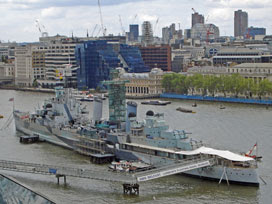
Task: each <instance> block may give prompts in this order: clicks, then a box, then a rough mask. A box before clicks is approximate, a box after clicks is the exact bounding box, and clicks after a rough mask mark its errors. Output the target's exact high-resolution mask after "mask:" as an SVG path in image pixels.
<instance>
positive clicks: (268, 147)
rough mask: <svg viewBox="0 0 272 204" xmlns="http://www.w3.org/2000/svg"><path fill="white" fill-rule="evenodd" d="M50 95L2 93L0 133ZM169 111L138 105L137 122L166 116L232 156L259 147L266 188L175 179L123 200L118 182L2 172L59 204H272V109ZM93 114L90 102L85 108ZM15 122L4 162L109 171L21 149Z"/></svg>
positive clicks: (1, 143)
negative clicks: (12, 116) (156, 115)
mask: <svg viewBox="0 0 272 204" xmlns="http://www.w3.org/2000/svg"><path fill="white" fill-rule="evenodd" d="M52 96H53V95H52V94H45V93H32V92H21V91H13V90H0V115H3V116H4V118H3V119H0V128H1V127H2V126H3V125H4V123H5V122H6V120H7V118H8V117H9V115H10V114H11V112H12V108H13V102H9V101H8V100H9V98H12V97H14V98H15V101H14V102H15V109H18V110H24V111H34V110H35V108H36V107H38V106H39V105H41V104H42V102H43V100H44V99H46V98H48V97H52ZM171 101H172V103H171V104H170V105H167V106H149V105H140V102H141V100H136V102H137V103H138V119H143V118H144V116H145V113H146V112H147V111H148V110H153V111H154V112H162V113H164V114H165V119H166V121H167V122H168V124H169V125H170V127H171V128H172V129H184V130H185V131H186V132H190V133H192V134H190V135H189V136H190V137H192V138H194V139H197V140H202V141H203V142H204V143H205V144H207V145H209V146H211V147H214V148H220V149H227V150H231V151H234V152H246V151H247V150H249V149H250V148H251V147H252V146H253V145H254V144H255V143H256V142H258V153H259V154H260V155H262V156H263V160H262V162H260V163H259V168H258V172H259V175H260V176H261V177H262V178H263V180H264V181H265V182H266V184H265V183H264V182H262V181H260V187H259V188H256V187H248V186H240V185H234V184H233V185H230V186H227V184H225V183H222V184H220V185H218V183H217V182H212V181H204V180H201V179H197V178H189V177H185V176H181V175H174V176H169V177H165V178H160V179H156V180H151V181H148V182H146V183H141V184H140V195H139V196H127V195H123V189H122V185H121V184H120V183H111V182H106V181H97V180H88V179H79V178H71V177H67V183H68V184H67V186H64V185H63V180H62V179H61V180H60V183H61V184H60V185H58V184H57V179H56V178H55V177H54V176H48V175H36V174H35V175H33V174H26V173H17V172H9V171H3V170H0V172H1V173H4V174H6V175H8V176H11V177H14V178H15V179H17V180H18V181H20V182H21V183H23V184H25V185H27V186H29V187H31V188H32V189H34V190H36V191H39V192H41V193H42V194H44V195H46V196H47V197H49V198H51V199H52V200H53V201H55V202H56V203H167V204H170V203H271V202H272V201H271V200H272V131H271V130H272V120H271V119H272V107H270V108H269V109H266V108H265V107H264V106H256V105H243V104H227V103H225V104H223V105H224V106H225V107H226V108H225V109H220V108H219V106H220V105H221V104H219V103H209V102H197V104H198V106H197V107H194V108H192V104H193V101H182V100H171ZM85 104H86V105H87V106H88V108H89V110H90V113H91V112H92V108H93V107H92V105H93V104H92V103H91V102H89V103H88V102H86V103H85ZM178 106H182V107H184V108H190V109H193V110H194V111H196V113H195V114H191V113H182V112H178V111H176V108H177V107H178ZM107 107H108V101H107V100H106V101H104V112H103V117H105V118H107V116H108V108H107ZM20 134H21V133H19V132H16V131H15V126H14V122H12V123H11V125H10V126H9V127H8V128H6V129H4V130H2V131H0V159H4V160H15V161H23V162H33V163H42V164H54V165H59V166H60V165H61V166H71V167H76V168H88V169H92V168H100V169H101V171H107V170H108V167H107V165H102V166H98V165H94V164H92V163H90V161H89V159H88V157H84V156H81V155H78V154H76V153H74V152H73V151H70V150H67V149H64V148H61V147H58V146H54V145H51V144H48V143H36V144H28V145H25V144H20V143H19V138H18V136H19V135H20Z"/></svg>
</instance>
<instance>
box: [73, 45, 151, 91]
mask: <svg viewBox="0 0 272 204" xmlns="http://www.w3.org/2000/svg"><path fill="white" fill-rule="evenodd" d="M76 59H77V64H78V67H79V69H78V70H77V77H78V79H77V85H78V88H79V89H83V88H96V87H97V86H100V85H101V83H100V82H101V81H104V80H109V78H110V70H112V69H115V68H117V67H120V66H121V67H124V68H125V69H126V70H127V71H128V72H147V71H149V67H147V66H145V65H144V62H143V59H142V57H141V53H140V50H139V48H138V47H132V46H129V45H126V44H119V43H111V42H108V41H105V40H97V41H88V42H83V43H81V44H78V45H77V46H76Z"/></svg>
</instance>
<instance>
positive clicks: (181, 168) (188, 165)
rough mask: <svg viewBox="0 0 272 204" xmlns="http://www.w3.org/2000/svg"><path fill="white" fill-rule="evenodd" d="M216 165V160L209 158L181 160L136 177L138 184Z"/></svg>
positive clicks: (137, 174) (138, 174)
mask: <svg viewBox="0 0 272 204" xmlns="http://www.w3.org/2000/svg"><path fill="white" fill-rule="evenodd" d="M214 163H215V159H214V158H207V157H204V158H202V157H197V158H194V159H186V160H179V161H178V162H177V163H175V164H172V165H168V166H163V167H160V168H156V169H151V170H148V171H144V172H141V173H136V174H135V175H134V177H135V178H136V180H137V182H143V181H148V180H152V179H157V178H161V177H165V176H170V175H174V174H178V173H182V172H185V171H189V170H193V169H198V168H202V167H207V166H212V165H213V164H214Z"/></svg>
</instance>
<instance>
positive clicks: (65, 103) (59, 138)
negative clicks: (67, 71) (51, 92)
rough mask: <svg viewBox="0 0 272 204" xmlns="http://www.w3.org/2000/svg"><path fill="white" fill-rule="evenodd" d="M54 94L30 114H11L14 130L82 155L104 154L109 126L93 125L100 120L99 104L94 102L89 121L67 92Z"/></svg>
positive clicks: (84, 108) (60, 91) (66, 90)
mask: <svg viewBox="0 0 272 204" xmlns="http://www.w3.org/2000/svg"><path fill="white" fill-rule="evenodd" d="M55 94H56V96H55V97H53V98H50V99H47V100H45V101H44V103H43V105H42V108H39V109H37V110H36V111H35V112H33V113H29V112H22V111H18V110H14V111H13V116H14V119H15V127H16V130H17V131H20V132H22V133H24V134H27V135H35V136H38V138H39V140H40V141H46V142H49V143H52V144H55V145H59V146H62V147H65V148H68V149H72V150H75V151H77V152H78V153H81V154H84V155H88V156H89V155H91V154H94V153H104V152H105V142H104V140H103V138H105V131H107V130H106V129H107V128H108V127H109V126H108V125H107V124H103V123H101V122H100V123H99V121H97V118H101V117H102V115H101V114H102V100H101V99H99V98H98V97H95V98H94V111H93V114H94V115H93V120H92V121H91V120H90V119H89V118H88V114H89V112H88V111H87V110H86V106H85V107H81V103H80V101H78V100H77V99H76V97H74V95H73V93H72V90H71V89H68V88H65V89H64V88H63V87H56V88H55ZM96 123H97V125H96Z"/></svg>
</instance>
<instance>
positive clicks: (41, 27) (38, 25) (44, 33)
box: [35, 19, 48, 37]
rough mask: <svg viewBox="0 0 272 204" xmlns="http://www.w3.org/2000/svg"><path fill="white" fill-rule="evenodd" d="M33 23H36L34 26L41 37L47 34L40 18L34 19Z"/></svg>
mask: <svg viewBox="0 0 272 204" xmlns="http://www.w3.org/2000/svg"><path fill="white" fill-rule="evenodd" d="M35 23H36V27H37V28H38V29H39V31H40V33H41V35H42V37H46V36H48V32H46V29H45V26H44V25H43V24H41V22H40V20H39V19H36V20H35Z"/></svg>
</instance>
